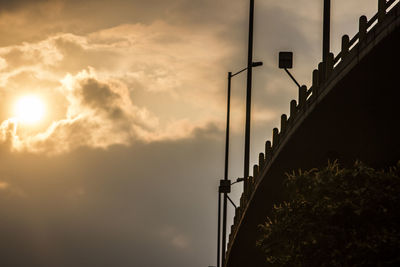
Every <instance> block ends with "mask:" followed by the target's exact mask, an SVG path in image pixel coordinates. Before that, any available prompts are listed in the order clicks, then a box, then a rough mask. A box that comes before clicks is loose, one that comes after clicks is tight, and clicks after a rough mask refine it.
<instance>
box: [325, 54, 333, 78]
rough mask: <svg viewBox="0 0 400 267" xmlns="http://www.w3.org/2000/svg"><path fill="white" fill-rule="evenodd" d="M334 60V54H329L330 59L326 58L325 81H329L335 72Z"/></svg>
mask: <svg viewBox="0 0 400 267" xmlns="http://www.w3.org/2000/svg"><path fill="white" fill-rule="evenodd" d="M333 60H334V56H333V53H329V54H328V57H327V58H326V65H325V66H326V71H325V72H326V73H325V79H326V80H328V79H329V77H330V76H331V74H332V71H333Z"/></svg>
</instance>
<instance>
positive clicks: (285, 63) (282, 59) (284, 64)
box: [279, 52, 293, 69]
mask: <svg viewBox="0 0 400 267" xmlns="http://www.w3.org/2000/svg"><path fill="white" fill-rule="evenodd" d="M292 67H293V52H279V68H280V69H291V68H292Z"/></svg>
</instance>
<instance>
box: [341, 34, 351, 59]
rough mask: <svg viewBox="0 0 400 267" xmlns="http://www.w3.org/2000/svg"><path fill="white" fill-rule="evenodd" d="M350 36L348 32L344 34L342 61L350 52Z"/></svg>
mask: <svg viewBox="0 0 400 267" xmlns="http://www.w3.org/2000/svg"><path fill="white" fill-rule="evenodd" d="M349 43H350V40H349V36H348V35H347V34H345V35H343V36H342V51H341V54H342V61H343V60H344V59H345V58H346V57H347V55H348V54H349Z"/></svg>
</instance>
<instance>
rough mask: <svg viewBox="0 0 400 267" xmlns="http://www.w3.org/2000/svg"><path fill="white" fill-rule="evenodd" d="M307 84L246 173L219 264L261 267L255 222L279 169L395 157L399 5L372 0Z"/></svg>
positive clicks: (270, 201)
mask: <svg viewBox="0 0 400 267" xmlns="http://www.w3.org/2000/svg"><path fill="white" fill-rule="evenodd" d="M312 75H313V79H312V86H311V87H310V88H307V87H306V86H302V87H300V88H299V93H298V100H297V101H296V100H292V101H291V102H290V114H289V116H287V115H285V114H283V115H282V116H281V125H280V129H278V128H274V129H273V137H272V142H271V141H267V142H266V143H265V152H264V153H260V155H259V163H258V165H254V168H253V177H249V179H248V181H247V183H248V184H247V186H246V187H245V188H247V189H246V190H245V191H244V192H243V194H242V196H241V198H240V207H238V208H236V210H235V216H234V223H233V225H232V226H231V233H230V235H229V243H228V249H227V253H226V264H225V266H228V267H236V266H241V267H243V266H262V265H263V262H265V261H264V255H263V254H262V253H261V252H260V251H259V250H258V249H257V248H256V240H257V238H258V236H259V233H258V231H257V226H258V225H259V224H262V223H264V222H265V221H266V217H267V216H268V214H269V213H270V211H271V210H272V208H273V205H274V203H278V202H280V201H281V200H283V199H282V198H283V196H282V194H281V192H282V189H283V183H282V182H283V180H284V179H285V173H286V172H291V171H293V170H298V169H300V168H301V169H303V170H306V169H311V168H314V167H321V166H323V165H326V163H327V161H328V160H329V159H330V160H334V159H338V160H339V162H340V163H341V164H342V165H344V166H350V165H353V163H354V161H355V160H356V159H359V160H361V161H363V162H365V163H367V164H369V165H370V166H373V167H376V168H381V167H387V166H389V165H394V164H395V163H396V162H397V161H398V160H399V159H400V120H399V117H400V85H399V82H400V3H399V2H398V1H394V0H389V1H385V0H379V1H378V12H377V13H376V15H375V16H373V17H372V18H371V19H369V20H368V19H367V18H366V17H365V16H361V17H360V20H359V32H358V33H357V34H356V35H355V36H354V37H353V38H351V39H350V38H349V36H347V35H344V36H343V37H342V47H341V51H340V52H339V53H338V54H337V55H336V56H334V55H333V54H332V53H330V54H329V56H328V57H327V59H326V61H325V62H321V63H319V64H318V68H317V69H315V70H314V71H313V73H312Z"/></svg>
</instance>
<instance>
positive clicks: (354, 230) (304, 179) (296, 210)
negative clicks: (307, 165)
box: [257, 162, 400, 267]
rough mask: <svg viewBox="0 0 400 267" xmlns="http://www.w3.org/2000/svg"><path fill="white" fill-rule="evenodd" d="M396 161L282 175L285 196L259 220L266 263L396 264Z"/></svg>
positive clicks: (399, 235)
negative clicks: (376, 166) (386, 165)
mask: <svg viewBox="0 0 400 267" xmlns="http://www.w3.org/2000/svg"><path fill="white" fill-rule="evenodd" d="M399 170H400V162H399V164H398V165H397V166H396V167H392V168H390V169H389V170H387V171H381V170H380V171H377V170H374V169H372V168H370V167H367V166H366V165H364V164H363V163H361V162H356V163H355V164H354V167H353V168H350V169H345V168H341V167H340V166H339V164H338V163H337V162H334V163H329V164H328V166H327V167H326V168H324V169H321V170H318V169H312V170H310V171H305V172H302V171H299V172H298V173H297V174H295V173H293V174H290V175H287V179H286V181H285V189H286V192H285V193H286V196H287V197H286V199H287V201H285V202H283V203H280V204H278V205H275V206H274V209H273V211H272V213H271V215H270V216H269V217H268V219H267V221H266V222H265V224H263V225H260V226H259V227H260V230H261V237H260V239H259V240H258V241H257V246H258V247H259V248H260V249H261V250H262V251H263V252H264V253H265V255H266V266H307V267H308V266H400V171H399Z"/></svg>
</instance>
